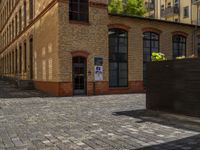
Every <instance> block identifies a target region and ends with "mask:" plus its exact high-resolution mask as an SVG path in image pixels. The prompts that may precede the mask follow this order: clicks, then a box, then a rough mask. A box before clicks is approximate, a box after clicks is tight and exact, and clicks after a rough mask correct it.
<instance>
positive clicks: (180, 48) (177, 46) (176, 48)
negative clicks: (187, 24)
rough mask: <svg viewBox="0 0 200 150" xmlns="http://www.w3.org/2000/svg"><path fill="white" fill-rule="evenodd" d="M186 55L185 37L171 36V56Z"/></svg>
mask: <svg viewBox="0 0 200 150" xmlns="http://www.w3.org/2000/svg"><path fill="white" fill-rule="evenodd" d="M179 56H186V37H184V36H182V35H174V36H173V58H174V59H175V58H176V57H179Z"/></svg>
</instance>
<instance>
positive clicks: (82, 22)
mask: <svg viewBox="0 0 200 150" xmlns="http://www.w3.org/2000/svg"><path fill="white" fill-rule="evenodd" d="M69 23H70V24H77V25H86V26H89V25H90V23H89V22H85V21H77V20H70V21H69Z"/></svg>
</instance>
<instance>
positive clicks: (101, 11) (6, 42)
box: [0, 0, 200, 96]
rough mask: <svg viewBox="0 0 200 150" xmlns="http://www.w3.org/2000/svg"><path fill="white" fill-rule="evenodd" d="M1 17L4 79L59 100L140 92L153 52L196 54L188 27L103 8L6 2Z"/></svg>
mask: <svg viewBox="0 0 200 150" xmlns="http://www.w3.org/2000/svg"><path fill="white" fill-rule="evenodd" d="M0 17H1V18H0V70H1V71H0V74H1V76H3V77H7V78H9V79H12V80H15V81H18V85H19V86H23V84H25V83H27V84H28V83H33V84H34V86H35V88H37V89H39V90H42V91H45V92H47V93H50V94H52V95H56V96H71V95H80V94H81V95H82V94H87V95H93V94H94V93H95V94H111V93H133V92H143V91H144V88H143V79H145V67H146V63H147V62H148V61H150V59H151V57H150V56H151V52H153V51H161V52H163V53H165V54H166V56H167V58H168V59H173V58H175V57H177V56H183V55H185V56H191V55H193V54H195V55H197V54H198V53H197V52H198V49H199V46H200V39H199V34H198V28H197V27H196V28H195V26H193V25H190V24H183V23H173V22H167V21H163V20H156V19H149V18H142V17H130V16H125V15H116V14H108V12H107V0H89V1H88V0H82V1H80V0H3V1H0ZM95 66H98V67H96V69H97V70H95ZM99 68H100V78H99V79H95V73H97V72H96V71H99V70H98V69H99ZM102 71H103V72H102ZM143 74H144V75H143Z"/></svg>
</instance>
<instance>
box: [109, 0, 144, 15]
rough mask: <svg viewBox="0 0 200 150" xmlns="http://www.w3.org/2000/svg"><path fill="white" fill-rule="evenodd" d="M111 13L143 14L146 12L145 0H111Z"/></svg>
mask: <svg viewBox="0 0 200 150" xmlns="http://www.w3.org/2000/svg"><path fill="white" fill-rule="evenodd" d="M108 10H109V12H110V13H117V14H122V13H124V14H127V15H137V16H143V15H144V14H145V12H146V10H145V8H144V1H143V0H126V1H125V2H124V3H123V0H110V3H109V5H108Z"/></svg>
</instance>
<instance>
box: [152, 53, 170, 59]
mask: <svg viewBox="0 0 200 150" xmlns="http://www.w3.org/2000/svg"><path fill="white" fill-rule="evenodd" d="M151 60H152V61H164V60H167V59H166V57H165V54H163V53H156V52H153V53H152V55H151Z"/></svg>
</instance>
